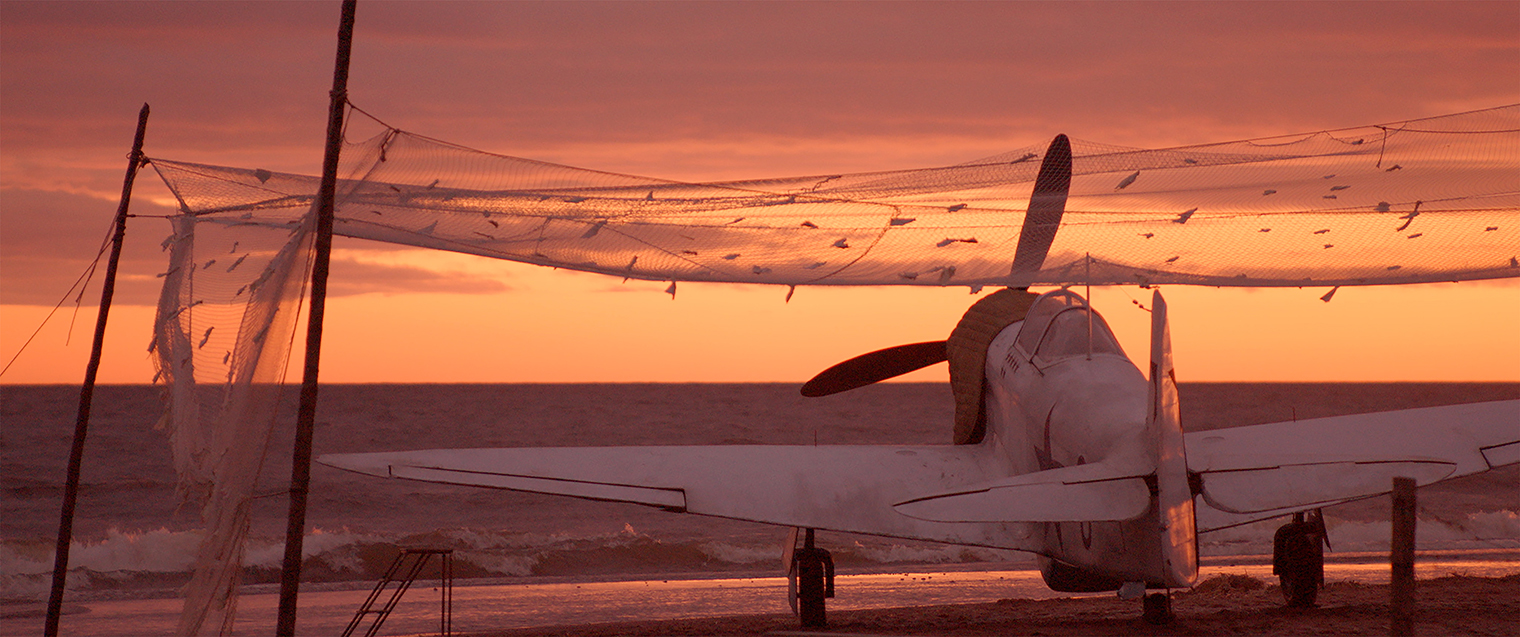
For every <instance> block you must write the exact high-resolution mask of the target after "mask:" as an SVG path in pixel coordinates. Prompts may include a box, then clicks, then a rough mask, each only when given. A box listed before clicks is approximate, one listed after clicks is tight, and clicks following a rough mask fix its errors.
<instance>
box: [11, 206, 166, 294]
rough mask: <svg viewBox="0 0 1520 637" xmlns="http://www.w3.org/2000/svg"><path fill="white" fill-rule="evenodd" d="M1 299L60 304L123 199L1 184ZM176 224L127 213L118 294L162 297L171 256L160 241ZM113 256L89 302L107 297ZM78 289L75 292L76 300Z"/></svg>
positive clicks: (154, 210)
mask: <svg viewBox="0 0 1520 637" xmlns="http://www.w3.org/2000/svg"><path fill="white" fill-rule="evenodd" d="M0 199H3V200H4V202H5V204H4V207H3V208H0V304H4V305H53V304H55V303H57V302H58V301H59V300H60V299H61V298H63V297H64V295H65V294H66V293H67V292H68V290H69V288H70V287H71V286H73V285H74V283H75V281H77V280H78V279H79V278H80V276H81V275H82V274H83V273H84V271H85V269H86V268H87V267H88V266H89V264H90V262H91V261H92V260H94V259H95V257H96V255H97V254H99V253H100V251H101V247H102V246H103V245H104V242H105V241H106V240H107V239H108V233H109V232H110V229H111V219H112V217H113V216H114V215H115V214H116V205H117V204H116V202H114V201H107V200H103V199H99V198H97V197H91V196H86V195H77V194H70V193H62V192H46V191H37V190H24V189H5V190H0ZM131 212H132V213H134V214H143V215H164V214H169V213H172V212H173V210H171V209H168V208H164V207H162V206H156V205H154V204H152V203H150V202H146V201H135V202H133V205H132V210H131ZM168 234H169V228H168V224H167V223H166V222H164V221H163V220H161V219H154V218H148V217H139V218H132V219H128V220H127V233H126V240H125V241H124V242H123V244H122V246H123V247H122V257H121V263H120V265H119V266H118V275H117V283H116V295H115V297H114V302H116V303H122V304H128V305H151V304H154V303H157V300H158V290H159V285H160V283H161V282H162V279H158V278H156V277H155V275H156V274H157V273H159V272H163V271H164V268H165V264H166V263H168V256H167V255H165V254H164V253H163V252H162V250H161V249H160V247H159V244H160V243H161V242H162V241H163V240H164V237H166V236H168ZM105 264H106V259H105V258H104V257H102V258H101V259H100V266H99V267H98V268H97V271H96V273H95V276H94V280H93V283H92V285H91V287H90V289H89V291H87V292H86V293H85V295H84V297H83V302H84V303H85V304H86V305H94V304H95V303H97V302H99V300H100V281H101V280H102V279H103V277H104V275H105ZM77 295H78V291H77V290H76V291H75V293H74V296H70V297H69V301H70V302H73V299H74V297H75V296H77Z"/></svg>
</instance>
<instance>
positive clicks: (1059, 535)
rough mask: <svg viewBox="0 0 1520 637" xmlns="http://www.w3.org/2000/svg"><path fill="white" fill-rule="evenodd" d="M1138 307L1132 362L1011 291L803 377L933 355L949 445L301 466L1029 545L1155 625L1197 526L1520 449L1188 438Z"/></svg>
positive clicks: (1345, 421)
mask: <svg viewBox="0 0 1520 637" xmlns="http://www.w3.org/2000/svg"><path fill="white" fill-rule="evenodd" d="M1044 155H1045V156H1044V159H1043V161H1042V165H1041V168H1040V173H1039V176H1038V178H1037V179H1036V183H1035V185H1034V188H1033V192H1032V195H1031V198H1030V201H1029V205H1028V208H1027V210H1028V214H1027V215H1025V217H1024V220H1023V227H1022V229H1021V231H1020V234H1019V240H1018V250H1017V252H1016V254H1015V255H1014V258H1013V262H1012V268H1013V272H1014V273H1016V274H1017V273H1019V272H1031V271H1036V270H1039V269H1040V268H1041V264H1042V263H1043V262H1044V261H1045V258H1046V255H1047V253H1048V252H1049V250H1050V246H1051V243H1052V240H1053V238H1054V236H1055V234H1056V232H1057V230H1058V229H1059V228H1060V226H1061V217H1062V211H1063V208H1064V206H1065V203H1066V198H1067V189H1068V188H1069V185H1070V182H1071V149H1070V146H1069V144H1068V142H1067V141H1066V138H1065V137H1064V136H1060V137H1057V138H1056V140H1055V141H1054V142H1052V144H1051V146H1050V148H1049V149H1047V151H1046V153H1044ZM1137 174H1138V173H1137ZM1133 180H1134V179H1133V176H1132V177H1130V178H1128V179H1127V182H1132V181H1133ZM1127 182H1121V184H1120V186H1119V187H1118V188H1115V191H1117V190H1120V189H1123V188H1124V187H1126V186H1128V185H1129V183H1127ZM653 196H654V193H653V192H651V193H650V197H651V198H653ZM1384 207H1385V208H1386V204H1385V205H1384ZM953 211H954V210H953V208H952V212H953ZM1192 213H1193V211H1191V210H1190V211H1188V212H1186V213H1182V214H1183V217H1181V220H1180V221H1174V223H1178V224H1182V223H1186V222H1187V220H1188V217H1191V216H1192ZM377 214H378V213H377ZM487 217H489V215H487ZM894 219H895V218H894ZM909 221H911V219H910V220H909ZM602 223H605V222H602ZM893 225H894V226H895V225H898V224H896V223H894V224H893ZM600 227H601V226H597V227H596V228H593V229H592V230H588V231H587V232H586V234H585V235H584V236H586V237H590V236H592V235H593V234H595V233H596V232H597V230H598V229H600ZM1147 238H1148V237H1147ZM841 241H842V240H841ZM836 247H837V246H836ZM1326 248H1329V246H1328V245H1327V246H1326ZM693 254H695V253H693ZM725 258H726V257H725ZM1005 267H1007V266H1005ZM632 269H633V266H632V264H630V266H629V270H630V271H631V270H632ZM757 273H758V267H757ZM1151 311H1152V314H1151V316H1152V329H1151V343H1150V357H1149V362H1148V364H1147V365H1146V366H1145V367H1144V368H1142V367H1140V366H1138V365H1136V364H1135V363H1134V362H1132V361H1131V360H1130V359H1129V358H1128V357H1127V356H1126V354H1125V352H1124V351H1123V349H1122V348H1121V347H1120V345H1119V343H1118V341H1117V339H1116V338H1115V337H1114V335H1113V333H1112V332H1111V331H1110V329H1109V327H1108V325H1107V324H1106V323H1105V322H1104V320H1103V319H1102V317H1101V316H1099V314H1098V313H1097V312H1096V311H1094V310H1093V309H1092V308H1091V307H1090V306H1089V305H1088V303H1087V301H1086V300H1085V299H1084V298H1083V297H1082V296H1081V295H1079V294H1077V293H1076V292H1075V291H1074V290H1073V289H1070V288H1068V287H1062V288H1059V289H1055V290H1053V291H1049V292H1046V293H1044V294H1039V295H1036V294H1033V293H1031V292H1029V291H1028V290H1027V288H1019V287H1008V288H1004V289H1001V290H999V291H997V292H995V293H992V294H989V295H987V296H985V297H983V298H982V300H981V301H979V302H977V303H976V304H975V305H973V306H972V307H971V309H970V310H969V311H968V312H967V313H966V315H965V317H963V318H962V320H961V322H960V324H959V325H958V326H957V328H956V330H955V332H953V333H952V334H951V336H950V338H949V339H948V340H947V341H935V342H929V343H917V344H913V345H908V346H901V347H897V348H889V349H886V350H881V351H879V352H874V353H872V354H867V355H865V356H861V357H858V358H856V359H851V360H850V361H846V362H845V363H841V364H840V365H838V366H835V367H834V368H831V369H830V370H827V371H825V372H824V373H822V374H820V375H819V376H818V377H816V378H814V380H813V381H811V382H810V383H809V384H808V385H806V386H804V389H803V392H804V394H806V395H815V396H816V395H825V394H829V393H834V392H837V391H845V390H848V389H851V388H854V387H859V386H862V385H865V384H869V383H871V382H875V381H877V380H882V379H885V378H889V377H892V376H895V375H898V374H901V373H904V372H907V371H911V370H913V369H917V368H919V367H923V366H925V365H929V364H933V363H937V362H940V361H943V360H946V359H948V360H949V361H950V364H951V382H952V386H953V388H954V390H955V396H956V400H957V413H956V423H955V437H954V442H955V444H951V445H942V446H935V445H929V446H903V445H838V446H835V445H830V446H771V445H765V446H743V445H723V446H663V447H577V448H513V449H440V450H424V451H396V452H388V453H361V454H334V455H327V456H323V457H321V458H320V459H319V460H318V461H319V462H321V463H323V464H326V465H329V466H332V467H337V468H340V469H346V470H350V471H356V472H361V473H366V474H371V475H375V476H381V477H389V478H398V479H405V480H417V481H425V482H436V483H444V484H456V485H467V486H476V487H488V488H497V489H510V490H517V491H527V492H535V493H545V494H554V495H563V496H570V497H576V498H585V499H591V500H603V501H614V502H628V503H635V504H642V505H648V506H653V507H658V508H661V509H664V510H667V511H671V512H678V513H689V514H695V515H706V516H715V517H723V518H730V519H736V520H747V521H753V522H761V523H767V524H775V525H780V526H784V527H791V528H793V529H807V530H808V531H809V536H810V537H811V532H812V530H814V529H822V530H831V531H842V532H851V533H860V534H867V535H875V536H883V537H892V538H907V539H915V540H927V541H931V542H943V543H950V544H957V545H967V546H982V547H992V548H999V549H1014V550H1019V551H1027V552H1030V553H1034V554H1036V555H1037V556H1039V560H1040V567H1041V572H1042V574H1043V576H1044V579H1045V581H1046V583H1047V584H1048V585H1049V586H1050V587H1051V588H1052V589H1055V590H1057V591H1074V592H1075V591H1083V592H1090V591H1105V590H1109V591H1113V590H1116V591H1119V593H1120V595H1121V596H1124V597H1128V598H1139V597H1144V599H1145V609H1146V616H1147V618H1148V619H1152V620H1154V621H1164V620H1165V618H1167V617H1169V616H1170V601H1169V599H1170V598H1169V596H1167V595H1166V594H1164V593H1152V594H1149V595H1147V594H1145V593H1146V591H1147V590H1170V589H1178V588H1186V587H1189V586H1191V585H1193V584H1194V583H1195V582H1196V580H1197V577H1198V536H1199V535H1200V534H1204V533H1209V532H1213V531H1218V530H1220V529H1224V528H1229V527H1232V526H1236V525H1240V524H1245V523H1248V522H1253V521H1257V520H1264V519H1270V518H1275V517H1280V516H1285V515H1289V514H1295V513H1302V512H1305V511H1314V510H1317V509H1320V508H1323V507H1327V506H1331V505H1334V504H1337V503H1341V502H1347V501H1351V500H1356V499H1362V498H1368V497H1373V496H1377V495H1380V494H1384V493H1387V492H1389V490H1390V483H1391V479H1392V478H1393V477H1396V476H1406V477H1412V478H1414V479H1415V480H1416V481H1417V483H1418V484H1419V485H1421V486H1424V485H1428V484H1433V483H1435V482H1439V481H1442V480H1448V479H1452V478H1456V477H1460V476H1465V475H1471V474H1474V473H1479V472H1482V471H1487V470H1489V469H1492V468H1495V467H1499V466H1503V465H1508V464H1513V463H1516V462H1520V401H1504V402H1493V403H1481V404H1471V405H1458V406H1449V407H1435V408H1426V409H1413V410H1404V411H1396V412H1387V413H1374V414H1361V415H1352V416H1338V417H1333V418H1320V419H1314V420H1300V421H1296V422H1284V423H1274V424H1263V425H1254V426H1246V427H1237V428H1230V429H1218V430H1211V431H1206V432H1193V433H1185V432H1184V431H1183V429H1182V426H1181V423H1180V419H1179V411H1178V397H1177V389H1176V374H1175V372H1174V368H1173V361H1172V356H1171V347H1170V333H1169V327H1168V321H1167V306H1166V302H1165V299H1164V298H1163V297H1162V294H1161V292H1160V291H1159V290H1157V291H1155V292H1154V295H1153V298H1152V308H1151ZM1284 528H1285V531H1286V532H1287V533H1288V534H1289V535H1291V536H1294V537H1290V538H1289V539H1296V540H1298V541H1297V542H1296V543H1295V542H1288V543H1287V544H1286V545H1287V546H1294V545H1297V546H1302V545H1305V544H1310V545H1312V546H1317V543H1318V541H1319V540H1318V539H1317V538H1316V537H1314V535H1315V533H1316V529H1315V528H1314V525H1312V524H1305V523H1302V522H1300V523H1297V524H1293V525H1289V526H1287V527H1284ZM1320 531H1321V532H1322V528H1321V530H1320ZM1304 540H1309V541H1310V542H1306V541H1304ZM1311 542H1312V543H1311ZM808 548H810V549H811V548H812V547H811V544H810V545H809V547H808ZM1285 550H1286V549H1285ZM1277 559H1278V560H1279V562H1280V563H1285V568H1283V569H1282V573H1283V575H1282V576H1283V583H1284V591H1285V594H1286V595H1287V596H1288V597H1289V602H1290V603H1295V604H1303V603H1312V600H1313V595H1314V591H1315V590H1316V586H1315V582H1314V581H1312V579H1310V578H1311V575H1310V574H1312V573H1314V572H1315V569H1316V568H1317V566H1318V565H1317V564H1316V563H1315V561H1316V560H1318V559H1319V558H1318V552H1317V551H1304V550H1295V551H1288V552H1287V553H1283V551H1280V554H1279V555H1278V556H1277ZM813 570H814V572H816V571H817V569H813ZM804 588H806V587H804ZM815 588H816V587H815ZM801 601H802V605H803V616H804V619H805V621H806V618H808V617H809V616H810V613H811V616H812V617H821V616H822V615H821V613H822V604H823V599H822V595H817V594H815V595H804V596H803V598H802V600H801Z"/></svg>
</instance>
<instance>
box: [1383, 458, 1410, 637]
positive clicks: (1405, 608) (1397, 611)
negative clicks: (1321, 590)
mask: <svg viewBox="0 0 1520 637" xmlns="http://www.w3.org/2000/svg"><path fill="white" fill-rule="evenodd" d="M1414 526H1415V498H1414V480H1413V479H1411V478H1394V479H1393V543H1392V552H1391V555H1390V556H1389V561H1390V562H1392V564H1393V574H1392V579H1391V580H1390V581H1389V586H1388V620H1389V623H1388V634H1389V635H1393V636H1394V637H1407V636H1408V635H1413V634H1414Z"/></svg>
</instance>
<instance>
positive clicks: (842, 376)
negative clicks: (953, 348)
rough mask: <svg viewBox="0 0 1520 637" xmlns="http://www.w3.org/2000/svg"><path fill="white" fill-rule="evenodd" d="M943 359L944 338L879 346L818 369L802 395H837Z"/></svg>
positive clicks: (815, 396) (804, 386) (809, 396)
mask: <svg viewBox="0 0 1520 637" xmlns="http://www.w3.org/2000/svg"><path fill="white" fill-rule="evenodd" d="M944 360H945V342H944V341H930V342H927V343H910V344H908V345H898V346H896V347H888V348H886V349H879V350H876V351H874V352H871V353H869V354H861V355H860V356H856V357H855V358H852V359H850V360H847V361H845V362H843V363H839V364H838V365H835V366H833V367H830V368H828V369H825V370H823V371H822V372H819V373H818V375H817V376H814V377H813V379H812V380H810V381H808V382H807V384H806V385H803V386H802V395H803V396H807V397H808V398H817V397H819V396H828V395H829V394H837V393H839V392H842V391H849V390H851V389H855V388H857V387H865V386H866V385H870V384H871V383H875V382H878V381H883V380H886V379H888V378H892V377H894V376H901V375H903V374H906V373H908V372H912V371H917V370H920V369H923V368H925V367H928V366H930V365H933V364H935V363H938V362H941V361H944Z"/></svg>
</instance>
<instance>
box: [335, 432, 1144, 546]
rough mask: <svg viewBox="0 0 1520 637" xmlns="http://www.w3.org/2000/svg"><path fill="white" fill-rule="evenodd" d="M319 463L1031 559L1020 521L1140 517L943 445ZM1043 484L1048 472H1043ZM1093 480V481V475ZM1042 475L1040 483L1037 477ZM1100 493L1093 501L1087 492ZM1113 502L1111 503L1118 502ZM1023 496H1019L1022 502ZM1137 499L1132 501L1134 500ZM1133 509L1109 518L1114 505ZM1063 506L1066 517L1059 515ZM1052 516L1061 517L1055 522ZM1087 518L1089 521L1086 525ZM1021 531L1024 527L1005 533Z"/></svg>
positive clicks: (504, 453)
mask: <svg viewBox="0 0 1520 637" xmlns="http://www.w3.org/2000/svg"><path fill="white" fill-rule="evenodd" d="M317 461H318V462H320V463H322V464H325V465H328V466H331V467H336V468H339V469H346V470H349V471H356V472H359V473H365V474H370V475H375V476H381V477H392V478H402V479H407V480H418V481H424V482H437V483H444V484H458V485H469V486H479V487H493V488H499V489H511V490H516V491H529V492H535V493H546V494H552V495H564V496H571V497H578V498H585V499H590V500H604V501H613V502H629V503H635V504H643V505H648V506H654V507H660V508H663V509H667V510H671V511H677V512H684V513H694V514H699V515H710V516H716V517H725V518H732V519H738V520H749V521H754V522H762V523H769V524H778V525H783V526H792V527H805V528H816V529H828V530H835V531H847V532H855V533H865V534H871V535H883V536H889V537H901V538H912V539H922V540H931V541H941V542H952V543H957V544H970V545H980V546H992V547H997V548H1010V549H1025V550H1028V549H1029V548H1030V547H1029V546H1025V542H1024V541H1023V540H1024V538H1028V537H1029V533H1028V531H1027V529H1026V528H1025V526H1026V525H1021V524H1019V522H1029V521H1052V520H1055V519H1059V520H1080V519H1094V520H1103V519H1116V518H1114V517H1113V516H1114V515H1116V514H1115V513H1114V511H1115V510H1118V511H1119V513H1118V514H1119V515H1122V516H1124V517H1133V515H1138V514H1139V513H1143V512H1144V508H1145V507H1146V506H1148V503H1149V493H1148V491H1146V490H1145V487H1144V485H1143V483H1142V482H1141V481H1140V480H1139V479H1138V478H1129V479H1111V480H1105V479H1104V478H1105V477H1104V476H1100V475H1096V474H1093V471H1092V470H1093V469H1095V468H1096V465H1090V466H1088V467H1081V468H1080V469H1085V470H1087V471H1086V472H1085V473H1084V475H1081V476H1078V475H1072V476H1066V478H1068V479H1064V480H1063V479H1062V476H1046V477H1045V478H1042V479H1033V477H1031V476H1024V477H1023V478H1024V479H1022V480H1018V481H1016V482H1019V484H1014V483H1013V482H1007V481H1006V479H1005V477H1006V475H1007V469H1006V468H1005V467H1003V466H1002V461H1001V459H999V458H997V457H996V455H995V454H994V453H992V450H991V449H988V448H985V447H981V446H975V445H944V446H890V445H888V446H865V445H862V446H855V445H848V446H847V445H826V446H781V445H751V446H746V445H723V446H664V447H548V448H514V449H434V450H426V451H401V452H391V453H359V454H332V455H325V456H322V457H321V458H318V460H317ZM1044 473H1048V472H1044ZM1087 474H1092V475H1087ZM1036 476H1038V474H1036ZM989 485H992V486H996V487H997V488H995V489H992V490H993V491H994V492H995V493H997V494H999V495H1000V496H1001V497H999V498H998V499H999V506H1000V507H1003V508H1002V510H1001V511H1000V513H1001V514H1002V515H999V516H996V519H991V518H989V519H986V520H965V519H961V520H946V519H943V518H940V519H934V518H936V516H934V515H922V514H921V517H909V516H908V515H904V514H902V513H900V512H899V511H897V510H894V508H893V505H896V504H898V503H902V502H904V501H909V500H914V499H917V498H923V497H934V496H943V495H944V494H946V491H947V490H949V489H955V488H956V487H963V488H965V489H968V490H973V491H974V490H978V489H986V488H988V487H989ZM1093 489H1095V490H1097V491H1098V492H1097V493H1093V494H1088V493H1085V492H1086V491H1087V490H1093ZM1115 491H1116V492H1117V495H1115V493H1111V492H1115ZM1018 496H1022V497H1018ZM1129 496H1133V497H1129ZM1116 497H1117V498H1119V499H1124V500H1127V499H1138V500H1139V505H1138V506H1139V507H1140V508H1139V511H1134V510H1133V509H1134V508H1135V507H1134V506H1122V507H1118V508H1117V509H1116V508H1114V500H1115V498H1116ZM1054 503H1059V506H1052V505H1053V504H1054ZM1051 516H1055V517H1054V518H1052V517H1051ZM1083 516H1087V517H1083ZM1009 520H1018V522H1009Z"/></svg>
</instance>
